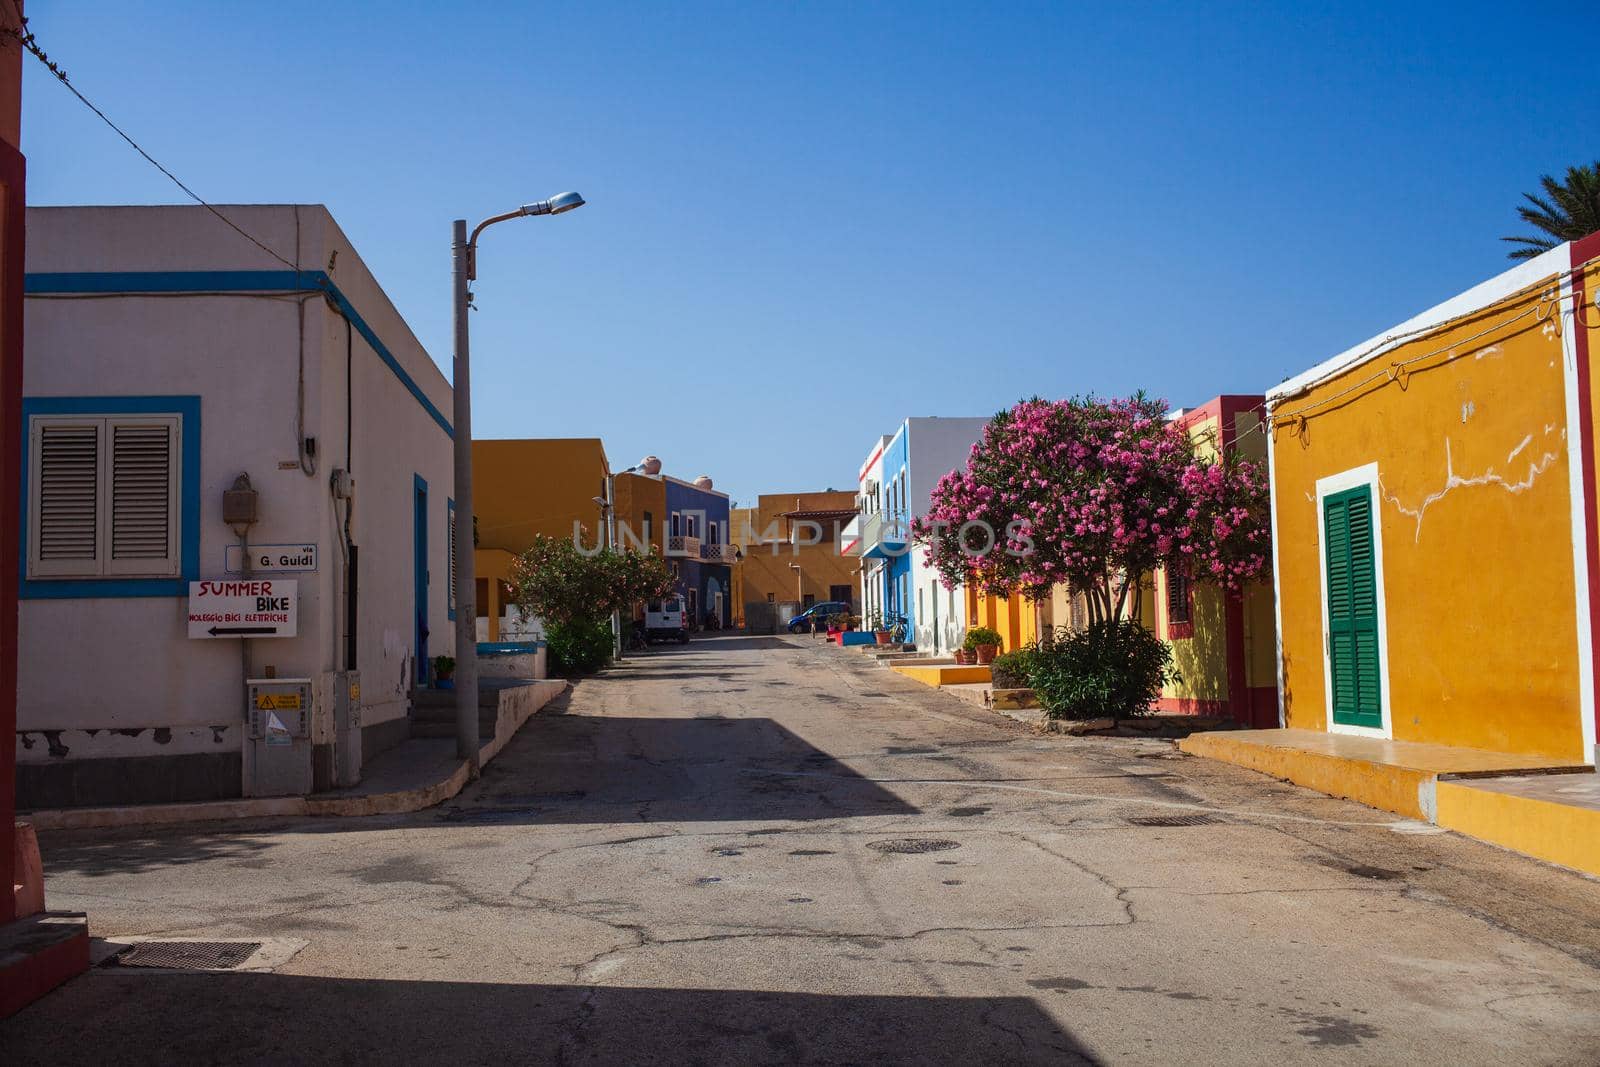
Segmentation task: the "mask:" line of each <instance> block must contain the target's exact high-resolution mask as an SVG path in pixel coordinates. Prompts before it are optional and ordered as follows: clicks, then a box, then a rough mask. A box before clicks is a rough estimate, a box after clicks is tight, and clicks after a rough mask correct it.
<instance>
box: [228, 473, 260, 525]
mask: <svg viewBox="0 0 1600 1067" xmlns="http://www.w3.org/2000/svg"><path fill="white" fill-rule="evenodd" d="M256 501H257V495H256V491H255V489H254V488H253V487H252V486H251V485H250V476H249V475H248V474H241V475H239V477H237V478H235V479H234V480H233V485H232V486H231V487H230V488H227V489H224V490H223V491H222V521H223V523H224V524H225V525H228V526H253V525H255V522H256Z"/></svg>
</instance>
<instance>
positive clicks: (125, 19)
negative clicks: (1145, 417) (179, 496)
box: [23, 0, 1600, 500]
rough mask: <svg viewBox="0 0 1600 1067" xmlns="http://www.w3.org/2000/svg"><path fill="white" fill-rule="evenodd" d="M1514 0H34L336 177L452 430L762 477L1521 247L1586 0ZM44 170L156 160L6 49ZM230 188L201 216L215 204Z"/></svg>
mask: <svg viewBox="0 0 1600 1067" xmlns="http://www.w3.org/2000/svg"><path fill="white" fill-rule="evenodd" d="M1517 7H1518V5H1514V4H1508V3H1490V4H1481V3H1449V4H1443V3H1441V4H1427V3H1407V4H1373V5H1360V4H1340V5H1337V6H1336V7H1323V6H1321V5H1311V4H1306V3H1267V4H1251V5H1237V6H1229V7H1217V8H1212V9H1211V10H1208V11H1201V10H1199V9H1198V8H1197V7H1188V6H1177V5H1171V6H1168V5H1135V4H1103V3H1093V4H1082V5H1078V4H1042V5H1027V4H990V3H984V4H979V3H972V4H968V5H964V6H956V5H937V4H932V3H899V4H896V3H879V4H804V5H800V4H781V5H780V4H770V3H728V4H680V5H672V4H642V3H635V4H626V5H615V6H612V5H602V4H598V3H592V2H585V3H581V4H579V3H572V4H461V5H449V4H439V3H430V4H414V5H409V4H402V3H396V2H385V3H357V2H345V3H328V2H323V3H317V4H307V3H297V2H277V3H270V4H250V5H245V4H238V3H220V4H219V3H172V4H167V5H164V6H161V7H158V6H157V5H154V4H129V3H126V2H125V0H122V2H110V0H74V2H72V3H67V2H65V0H33V2H32V3H30V4H29V13H30V17H31V19H32V28H33V30H34V32H35V33H37V34H38V36H39V39H40V41H41V43H42V44H43V47H44V48H45V49H46V50H47V51H48V52H50V54H51V56H52V58H54V59H56V60H57V61H58V62H59V63H60V64H61V65H62V66H63V67H64V68H65V69H66V71H67V73H68V74H69V75H70V76H71V77H72V78H73V80H74V82H75V84H77V85H78V87H79V88H80V89H81V90H82V91H83V92H84V93H85V94H86V95H88V96H89V97H90V99H92V100H94V101H95V102H96V103H98V104H99V105H100V106H101V107H102V108H104V109H105V110H106V111H107V113H108V114H109V115H110V116H111V117H112V118H113V119H114V120H116V121H117V122H119V123H120V124H122V125H123V126H124V127H125V128H126V129H127V130H129V132H130V133H132V134H133V136H134V137H135V138H136V139H138V140H140V141H141V142H142V143H143V144H144V145H145V147H146V148H147V149H149V150H150V151H151V152H152V153H153V154H154V155H155V156H156V158H158V159H160V160H162V162H164V163H165V164H166V165H167V166H168V167H170V168H171V169H172V170H173V171H174V172H175V173H177V174H178V175H179V177H181V178H183V179H184V180H185V181H186V182H188V183H189V184H190V185H191V186H192V187H193V188H195V189H196V190H197V191H198V192H199V193H200V194H201V195H202V196H205V197H207V198H208V199H211V200H214V201H218V202H252V201H265V202H288V201H299V202H320V203H324V204H327V205H328V207H329V208H330V209H331V210H332V211H333V213H334V216H335V217H336V218H337V219H338V220H339V222H340V224H341V225H342V226H343V227H344V229H345V231H346V232H347V233H348V234H349V235H350V238H351V240H352V241H354V242H355V245H356V247H357V249H358V250H359V251H360V253H361V255H362V257H363V258H364V259H365V260H366V261H367V263H368V265H369V266H370V267H371V268H372V269H373V271H374V272H375V273H376V275H377V276H378V279H379V281H380V282H381V283H382V284H383V286H384V287H385V289H387V291H388V293H389V295H390V297H391V298H392V299H393V300H394V302H395V304H396V305H397V306H398V307H399V308H400V310H401V312H402V313H403V314H404V315H405V316H406V318H407V319H408V320H409V321H410V323H411V325H412V328H413V329H415V331H416V332H417V335H418V336H419V337H420V338H421V339H422V341H423V343H424V344H425V345H426V346H427V347H428V349H429V351H430V352H431V353H432V354H433V357H434V359H435V360H436V361H438V362H439V363H440V365H441V366H443V367H445V368H446V372H447V373H448V367H449V358H450V274H449V271H450V257H449V227H450V220H451V219H453V218H455V217H457V216H458V215H459V216H465V217H468V218H469V219H471V220H474V221H476V220H477V219H479V218H482V217H484V216H486V215H490V214H494V213H497V212H500V211H504V210H507V209H509V208H512V207H515V206H516V205H517V204H520V203H523V202H525V201H528V200H532V199H539V198H542V197H545V196H548V195H550V194H552V193H555V192H557V191H560V190H564V189H576V190H579V191H580V192H582V193H583V195H584V196H585V197H586V198H587V199H588V201H589V206H588V207H585V208H584V209H583V210H581V211H578V212H576V213H573V214H570V215H565V216H561V217H559V218H555V219H538V220H531V221H518V222H513V223H507V224H505V225H503V226H501V227H499V228H497V229H496V230H494V231H491V233H490V235H488V236H487V237H486V238H485V243H484V246H483V251H482V254H481V256H480V263H479V267H480V270H479V273H480V281H479V284H478V286H477V293H478V303H479V306H480V307H481V309H482V310H481V311H480V312H478V313H476V314H474V315H473V330H474V332H473V351H474V358H473V368H474V370H473V374H474V381H473V385H474V393H475V402H476V403H475V407H474V412H475V415H474V418H475V423H476V426H475V428H476V430H477V432H478V434H479V435H480V436H484V437H560V436H596V435H598V436H600V437H602V438H604V440H605V443H606V449H607V452H608V453H609V455H610V456H611V460H612V463H613V465H615V466H618V467H621V466H626V465H629V464H631V463H633V462H636V461H637V460H638V458H639V457H640V456H642V455H643V454H645V453H647V452H653V453H655V454H657V455H659V456H661V457H662V458H663V460H664V461H665V463H666V468H667V470H668V472H669V473H673V474H677V475H679V476H681V477H686V478H693V477H695V476H696V475H699V474H702V473H704V474H709V475H711V476H712V477H713V478H714V479H715V480H716V483H717V486H718V487H719V488H722V489H725V490H727V491H729V492H730V493H732V494H733V495H734V497H735V498H736V499H739V500H748V499H750V498H752V497H754V495H755V494H757V493H761V492H770V491H789V490H799V489H820V488H824V487H827V486H834V487H850V486H852V485H853V482H854V478H855V472H856V469H857V466H858V465H859V463H860V462H861V461H862V460H863V459H864V458H865V455H866V452H867V450H868V447H869V445H870V444H871V442H872V441H873V439H874V438H875V437H876V436H877V435H879V434H881V433H884V432H887V431H889V430H891V429H892V428H893V427H894V426H895V425H896V424H897V423H898V422H899V420H900V419H901V418H903V417H904V416H907V415H987V414H992V413H993V412H994V411H996V410H998V409H999V408H1001V407H1004V406H1006V405H1008V404H1010V403H1012V402H1014V401H1015V400H1017V399H1018V398H1019V397H1022V396H1028V395H1033V394H1043V395H1046V396H1065V395H1069V394H1075V393H1082V392H1090V391H1093V392H1098V393H1101V394H1115V393H1124V392H1128V391H1131V390H1134V389H1139V388H1143V389H1145V390H1147V391H1148V392H1151V393H1153V394H1155V395H1158V396H1161V397H1164V398H1166V399H1167V400H1168V401H1170V402H1171V403H1173V404H1174V405H1190V404H1195V403H1199V402H1202V401H1204V400H1206V399H1208V398H1209V397H1211V396H1213V395H1216V394H1217V393H1223V392H1260V391H1262V390H1264V389H1265V388H1267V387H1269V386H1271V385H1273V384H1274V383H1276V382H1278V381H1281V380H1282V379H1283V378H1285V377H1287V376H1289V375H1291V374H1294V373H1296V372H1298V371H1300V370H1302V369H1304V368H1306V367H1308V366H1310V365H1312V364H1313V363H1316V362H1318V361H1320V360H1322V359H1324V358H1326V357H1328V356H1330V355H1332V354H1334V353H1335V352H1337V351H1339V350H1341V349H1343V348H1345V347H1347V346H1349V345H1351V344H1354V343H1355V342H1358V341H1360V340H1363V339H1364V338H1366V337H1368V336H1370V335H1372V334H1375V333H1377V332H1379V331H1381V330H1383V329H1385V328H1386V327H1388V326H1391V325H1393V324H1395V323H1397V322H1399V321H1400V320H1402V319H1404V318H1406V317H1408V316H1410V315H1411V314H1413V313H1414V312H1417V311H1420V310H1422V309H1423V308H1424V307H1425V306H1427V305H1429V304H1432V303H1434V302H1436V301H1438V300H1440V299H1443V298H1445V297H1448V296H1451V295H1453V294H1454V293H1456V292H1459V291H1460V290H1462V289H1464V288H1466V287H1468V286H1470V285H1472V284H1474V283H1476V282H1478V281H1480V280H1482V279H1484V278H1487V277H1489V276H1491V275H1493V274H1496V273H1498V272H1499V271H1501V270H1502V269H1504V268H1505V267H1507V266H1508V265H1509V263H1508V261H1507V260H1506V258H1505V252H1506V248H1507V247H1508V246H1505V245H1503V244H1502V243H1501V242H1499V241H1498V240H1497V238H1499V237H1500V236H1502V235H1504V234H1508V233H1517V232H1521V230H1522V229H1523V228H1522V227H1521V226H1520V224H1519V223H1518V221H1517V219H1516V216H1515V207H1516V204H1517V203H1518V201H1519V197H1520V194H1521V193H1522V192H1523V191H1525V190H1530V189H1533V188H1535V186H1536V183H1537V180H1538V177H1539V175H1540V174H1542V173H1547V172H1560V171H1562V170H1564V169H1565V168H1566V167H1567V166H1569V165H1571V164H1575V163H1586V162H1591V161H1593V160H1594V159H1596V158H1597V157H1600V136H1597V135H1600V105H1597V102H1596V100H1595V99H1594V98H1593V97H1594V92H1593V91H1594V89H1595V86H1596V80H1595V77H1594V74H1593V71H1592V69H1588V68H1587V67H1586V65H1585V58H1584V57H1586V56H1587V55H1588V53H1587V52H1585V51H1583V49H1585V48H1589V47H1590V45H1589V44H1575V45H1574V46H1573V47H1572V48H1569V47H1568V42H1584V41H1588V42H1591V43H1592V41H1593V40H1595V39H1600V37H1597V33H1600V9H1596V8H1594V7H1593V6H1592V5H1581V4H1580V5H1578V6H1577V7H1573V8H1570V9H1563V11H1561V12H1559V13H1547V15H1546V16H1538V17H1535V16H1533V15H1531V14H1528V13H1519V12H1518V11H1517V10H1516V9H1517ZM26 71H27V76H26V81H25V86H24V92H25V98H24V99H25V108H24V111H25V113H24V119H23V121H24V126H23V142H24V143H23V148H24V151H25V152H26V153H27V155H28V157H29V188H28V192H29V198H30V200H31V201H32V202H34V203H40V204H78V203H167V202H174V201H178V200H181V199H182V194H181V193H179V192H178V191H177V190H176V189H175V188H174V187H172V186H171V185H170V184H168V183H167V180H166V179H165V178H163V177H162V176H161V175H160V174H158V173H157V172H155V171H154V170H153V169H152V168H151V167H150V166H149V165H148V164H146V163H145V162H144V161H143V160H142V159H140V158H139V157H138V156H136V155H135V154H134V153H133V151H132V150H131V149H129V148H128V147H127V146H126V145H125V144H123V143H122V142H121V141H120V140H118V139H117V138H116V137H115V135H114V134H112V133H111V132H110V131H109V130H108V129H106V128H105V127H104V126H102V125H101V124H100V123H99V120H97V119H95V118H94V117H93V116H92V115H91V114H89V113H88V112H87V111H86V110H85V109H84V108H83V107H82V105H80V104H79V103H78V102H77V101H76V100H74V99H73V98H72V97H71V96H70V95H69V94H68V93H67V91H66V90H65V89H64V88H62V87H61V86H60V85H58V84H55V83H54V82H53V81H52V80H51V79H50V78H49V77H48V75H47V74H46V73H45V72H44V71H43V69H42V68H40V67H39V65H38V64H37V63H36V62H34V61H33V60H31V59H29V60H28V61H27V64H26ZM219 225H220V224H219Z"/></svg>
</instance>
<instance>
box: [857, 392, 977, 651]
mask: <svg viewBox="0 0 1600 1067" xmlns="http://www.w3.org/2000/svg"><path fill="white" fill-rule="evenodd" d="M988 422H989V420H988V419H983V418H954V419H949V418H912V419H906V420H904V421H903V422H901V424H900V425H899V427H898V428H897V429H896V430H895V432H894V433H893V434H890V435H887V436H884V437H880V438H878V440H877V441H876V442H875V443H874V445H873V447H872V449H871V451H870V452H869V453H868V454H867V460H866V462H865V463H863V464H862V465H861V469H860V470H859V471H858V472H857V481H858V484H859V489H858V496H857V505H858V507H859V509H860V513H859V515H858V516H857V517H856V518H855V519H854V520H852V521H851V523H850V525H848V526H846V527H845V530H844V535H843V540H844V547H843V551H844V552H845V554H846V555H854V556H859V557H860V558H861V605H862V611H863V614H864V615H865V616H866V617H867V618H868V619H872V618H873V617H874V616H876V617H878V618H880V619H888V618H892V617H894V616H899V617H901V618H903V619H904V620H905V624H906V632H907V634H908V636H909V637H910V639H912V640H914V641H915V642H916V643H917V647H918V648H919V649H923V650H926V651H930V652H947V651H949V650H950V649H951V648H953V647H955V646H956V645H957V644H959V643H960V641H961V639H962V637H963V636H964V635H965V633H966V617H965V616H966V606H965V600H964V598H963V597H962V596H961V595H959V593H958V592H957V591H956V590H953V589H945V588H944V587H943V586H942V585H941V584H940V582H939V576H938V574H937V573H936V572H935V571H934V569H933V568H932V567H929V566H928V565H927V564H925V563H923V562H922V553H921V551H919V550H917V549H914V548H913V547H912V545H911V536H910V530H911V520H912V519H914V518H917V517H918V516H921V515H925V514H926V513H927V511H928V507H929V498H930V495H931V494H932V492H933V487H934V485H936V484H937V483H938V481H939V479H940V478H942V477H944V475H946V474H947V473H949V472H950V471H952V470H955V469H957V468H958V467H961V466H963V465H965V463H966V461H967V454H968V452H969V451H970V450H971V448H972V446H973V444H975V443H976V442H977V440H978V438H979V437H981V436H982V434H983V428H984V427H985V426H986V425H988Z"/></svg>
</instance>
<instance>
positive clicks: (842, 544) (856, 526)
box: [839, 515, 867, 556]
mask: <svg viewBox="0 0 1600 1067" xmlns="http://www.w3.org/2000/svg"><path fill="white" fill-rule="evenodd" d="M866 521H867V520H866V518H863V517H862V516H860V515H857V516H856V517H855V518H853V519H851V520H850V521H849V522H847V523H845V524H844V529H842V530H840V531H839V554H840V555H841V556H859V555H861V527H862V525H863V524H864V523H865V522H866Z"/></svg>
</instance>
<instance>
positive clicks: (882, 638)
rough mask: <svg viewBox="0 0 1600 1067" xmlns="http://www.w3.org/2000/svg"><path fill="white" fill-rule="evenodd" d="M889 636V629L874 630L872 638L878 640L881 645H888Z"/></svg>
mask: <svg viewBox="0 0 1600 1067" xmlns="http://www.w3.org/2000/svg"><path fill="white" fill-rule="evenodd" d="M889 636H890V634H889V631H888V630H874V631H873V632H872V639H873V640H874V641H876V642H878V644H880V645H887V644H888V643H889Z"/></svg>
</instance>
